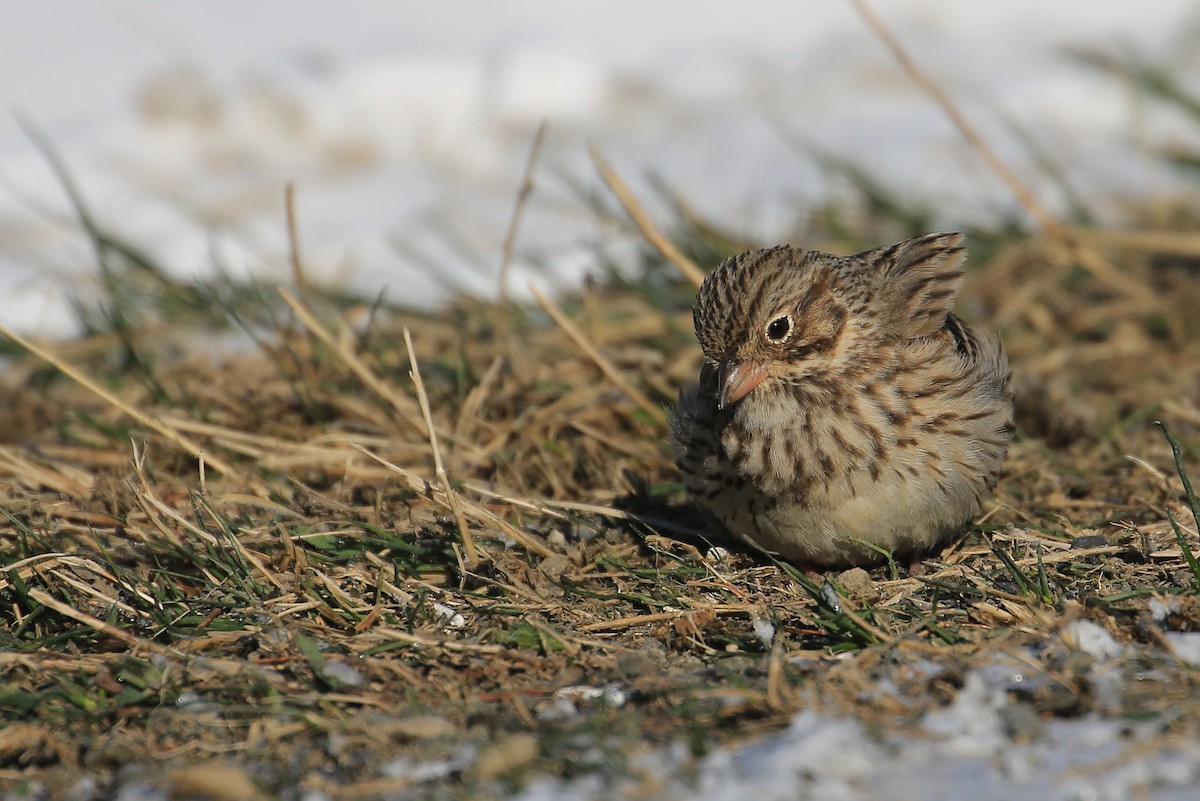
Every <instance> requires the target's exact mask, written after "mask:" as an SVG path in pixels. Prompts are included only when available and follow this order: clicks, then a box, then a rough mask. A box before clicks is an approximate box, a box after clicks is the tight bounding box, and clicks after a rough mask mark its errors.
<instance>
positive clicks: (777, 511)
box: [669, 233, 1013, 572]
mask: <svg viewBox="0 0 1200 801" xmlns="http://www.w3.org/2000/svg"><path fill="white" fill-rule="evenodd" d="M962 241H963V236H962V234H958V233H931V234H926V235H924V236H918V237H915V238H912V239H907V240H905V241H903V242H900V243H898V244H894V245H891V246H887V247H880V248H875V249H873V250H867V251H864V252H862V253H858V254H856V255H853V256H836V255H831V254H829V253H822V252H819V251H815V250H805V249H802V248H799V247H795V246H791V245H781V246H778V247H771V248H766V249H762V250H755V251H749V252H746V253H743V254H741V255H737V256H733V257H731V258H728V259H726V260H725V261H723V262H722V263H721V264H720V265H719V266H718V267H717V268H716V269H715V270H713V271H712V272H711V273H709V274H708V275H707V276H706V277H705V279H704V281H703V282H702V284H701V286H700V289H699V291H698V293H697V296H696V300H695V303H694V305H693V308H692V317H693V323H694V325H695V333H696V338H697V340H698V341H699V344H700V347H701V349H702V350H703V352H704V363H703V366H702V367H701V369H700V375H699V378H698V379H697V380H696V381H695V382H694V383H692V384H690V385H687V386H684V387H683V389H682V390H681V391H680V394H679V400H678V402H677V404H676V408H675V411H674V413H673V415H672V416H671V420H670V424H669V441H670V444H671V446H672V448H673V450H674V453H675V461H676V464H677V466H678V468H679V470H680V471H681V473H682V474H683V477H684V483H685V485H686V487H687V489H688V491H689V494H690V495H691V496H692V498H693V499H694V500H696V501H698V503H699V505H700V506H701V507H702V508H703V509H704V510H706V512H707V517H708V518H710V520H715V521H716V523H717V529H718V530H723V532H724V533H728V534H732V535H733V536H734V537H735V538H738V539H741V540H744V541H748V542H749V543H752V544H753V545H755V546H757V547H758V548H761V549H763V550H765V551H767V552H768V553H770V554H772V555H773V556H776V557H778V558H781V559H784V560H787V561H789V562H792V563H794V564H797V565H801V566H803V567H805V568H806V569H812V570H815V569H819V568H826V569H828V568H836V567H855V566H872V565H876V564H880V563H882V562H884V561H886V560H888V559H894V560H897V561H899V560H901V559H903V560H907V564H908V565H909V567H910V569H913V570H914V572H919V570H920V561H919V560H920V559H921V558H922V557H924V556H926V555H928V554H929V553H930V552H932V551H933V550H934V549H936V548H938V547H940V546H943V545H945V544H946V543H948V542H949V541H950V540H952V539H953V538H954V537H955V536H956V535H958V534H961V533H962V532H963V530H964V529H965V527H966V526H967V525H968V524H969V523H970V522H971V521H973V520H974V519H976V518H977V516H978V515H979V513H980V511H981V508H982V503H983V501H984V499H986V498H987V497H988V496H989V495H990V494H991V492H992V491H993V490H994V489H995V487H996V484H997V482H998V480H999V477H1000V474H1001V468H1002V465H1003V463H1004V459H1005V457H1006V455H1007V453H1008V448H1009V444H1010V443H1011V441H1012V436H1013V390H1012V373H1011V371H1010V369H1009V366H1008V359H1007V357H1006V355H1005V352H1004V347H1003V343H1002V342H1001V340H1000V338H999V336H997V335H996V334H993V333H984V332H980V331H977V330H976V329H974V328H972V327H971V326H970V325H968V324H967V323H966V322H964V321H963V320H962V319H961V318H960V317H958V316H957V315H955V314H954V313H953V311H952V309H953V306H954V302H955V299H956V298H957V296H958V293H959V290H960V289H961V288H962V285H963V282H964V273H963V270H962V265H963V262H964V260H965V258H966V255H967V253H966V249H965V248H964V247H963V246H962Z"/></svg>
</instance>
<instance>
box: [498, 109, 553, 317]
mask: <svg viewBox="0 0 1200 801" xmlns="http://www.w3.org/2000/svg"><path fill="white" fill-rule="evenodd" d="M545 139H546V121H545V120H542V122H541V124H539V125H538V127H537V132H536V133H534V135H533V144H532V145H530V146H529V158H528V159H527V160H526V162H525V172H524V174H523V175H522V177H521V188H520V189H519V190H518V191H517V200H516V202H515V203H514V204H513V213H512V219H511V220H509V223H508V233H507V234H505V235H504V246H503V248H502V250H501V256H500V283H499V290H498V292H497V294H496V305H497V307H503V306H504V305H505V304H506V303H507V302H508V269H509V267H511V266H512V260H513V249H514V248H515V247H516V243H517V230H518V228H519V227H520V225H521V213H522V212H523V211H524V210H525V204H526V203H527V202H528V201H529V196H530V195H532V194H533V168H534V167H535V166H536V165H537V160H538V155H539V154H540V153H541V152H542V143H543V142H544V141H545Z"/></svg>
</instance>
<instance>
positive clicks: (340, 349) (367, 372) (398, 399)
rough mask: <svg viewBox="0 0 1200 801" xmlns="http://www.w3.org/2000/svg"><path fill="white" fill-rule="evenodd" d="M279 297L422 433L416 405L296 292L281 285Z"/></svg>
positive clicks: (353, 370) (314, 334) (403, 417)
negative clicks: (389, 384) (359, 354)
mask: <svg viewBox="0 0 1200 801" xmlns="http://www.w3.org/2000/svg"><path fill="white" fill-rule="evenodd" d="M279 296H280V297H281V298H283V302H284V303H286V304H287V305H288V306H289V307H290V308H291V310H292V311H293V312H294V313H295V315H296V318H297V319H298V320H300V323H301V324H302V325H303V326H304V327H305V328H307V329H308V331H309V333H311V334H312V335H313V336H315V337H316V338H317V339H319V340H321V341H322V342H323V343H325V345H326V346H327V347H328V348H329V349H330V350H332V351H333V352H334V353H336V354H337V355H338V358H339V359H341V360H342V362H343V363H345V365H346V366H347V367H349V368H350V370H351V372H353V373H354V374H355V375H356V376H358V379H359V380H360V381H362V382H363V383H364V384H366V385H367V386H368V387H370V389H371V390H372V391H373V392H374V393H375V394H376V395H378V396H379V397H380V398H382V399H383V400H384V401H386V402H387V403H388V404H390V405H391V407H392V408H393V409H395V410H396V413H397V414H398V415H400V417H401V419H403V420H404V421H405V422H406V423H408V424H409V425H410V426H412V428H413V430H414V431H417V432H419V433H421V434H424V433H425V430H424V426H423V425H422V424H421V416H420V411H419V409H418V408H416V404H414V403H413V402H412V401H411V400H410V399H409V398H407V397H406V396H404V395H401V394H400V393H398V392H396V391H395V390H394V389H393V388H392V387H390V386H388V384H387V382H386V381H384V380H383V379H382V378H380V377H379V376H377V375H375V373H374V372H372V370H371V368H370V367H367V365H366V364H365V363H364V362H363V360H362V359H360V358H358V354H357V353H355V352H354V351H352V350H351V349H350V347H349V346H348V345H347V344H345V343H344V342H340V341H338V338H337V337H335V336H334V335H333V334H332V333H331V332H330V330H329V329H328V328H326V327H325V326H323V325H322V324H321V323H320V322H319V321H318V320H317V318H316V317H314V316H313V314H312V312H311V311H309V310H308V307H307V306H305V305H304V304H303V303H301V302H300V301H299V300H298V299H297V298H296V296H295V295H293V294H292V293H291V292H289V291H288V290H286V289H284V288H282V287H281V288H280V289H279Z"/></svg>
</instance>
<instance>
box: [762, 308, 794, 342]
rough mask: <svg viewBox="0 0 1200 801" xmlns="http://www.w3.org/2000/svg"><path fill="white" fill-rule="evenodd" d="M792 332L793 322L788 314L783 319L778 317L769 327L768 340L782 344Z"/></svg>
mask: <svg viewBox="0 0 1200 801" xmlns="http://www.w3.org/2000/svg"><path fill="white" fill-rule="evenodd" d="M791 330H792V320H791V318H790V317H788V316H787V315H786V314H785V315H784V316H783V317H776V318H775V319H774V320H772V321H771V324H770V325H768V326H767V339H769V340H771V341H772V342H782V341H783V339H784V337H786V336H787V335H788V332H789V331H791Z"/></svg>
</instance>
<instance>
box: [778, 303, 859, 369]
mask: <svg viewBox="0 0 1200 801" xmlns="http://www.w3.org/2000/svg"><path fill="white" fill-rule="evenodd" d="M800 314H803V312H800V313H799V314H797V317H799V316H800ZM846 317H847V314H846V309H845V308H844V307H842V306H841V305H840V304H835V303H827V304H826V306H825V308H823V309H822V310H821V314H820V316H819V317H818V318H817V319H811V315H810V316H809V320H807V325H805V326H804V327H803V328H802V329H801V330H800V331H798V332H797V334H796V337H795V340H796V342H798V343H800V344H799V345H798V346H797V347H795V348H792V349H791V352H790V354H789V356H790V357H791V359H792V360H793V361H797V360H800V359H806V358H808V357H809V356H814V355H817V354H825V353H829V352H830V351H832V350H833V349H834V347H835V346H836V345H837V342H838V339H839V338H840V337H841V336H842V331H843V330H844V329H845V328H846Z"/></svg>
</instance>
